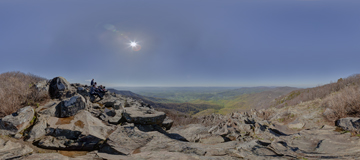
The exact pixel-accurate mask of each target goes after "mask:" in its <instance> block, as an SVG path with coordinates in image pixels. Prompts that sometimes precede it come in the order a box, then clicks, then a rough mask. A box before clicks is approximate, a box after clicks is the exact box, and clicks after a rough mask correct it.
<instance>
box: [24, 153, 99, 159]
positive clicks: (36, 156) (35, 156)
mask: <svg viewBox="0 0 360 160" xmlns="http://www.w3.org/2000/svg"><path fill="white" fill-rule="evenodd" d="M21 159H24V160H89V159H93V160H94V159H98V160H101V159H100V158H96V157H95V156H90V157H88V156H85V157H84V156H79V157H75V158H70V157H67V156H64V155H61V154H59V153H35V154H32V155H29V156H26V157H23V158H21Z"/></svg>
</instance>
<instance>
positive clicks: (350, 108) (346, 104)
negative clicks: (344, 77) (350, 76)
mask: <svg viewBox="0 0 360 160" xmlns="http://www.w3.org/2000/svg"><path fill="white" fill-rule="evenodd" d="M321 106H322V107H324V108H329V109H331V112H332V113H330V114H326V115H324V116H325V117H326V118H327V119H328V120H330V121H335V120H337V119H339V118H344V117H349V116H351V117H358V116H360V86H347V87H345V88H344V89H342V90H340V91H339V92H336V93H333V94H331V95H329V96H328V97H326V98H325V99H324V100H323V102H322V104H321Z"/></svg>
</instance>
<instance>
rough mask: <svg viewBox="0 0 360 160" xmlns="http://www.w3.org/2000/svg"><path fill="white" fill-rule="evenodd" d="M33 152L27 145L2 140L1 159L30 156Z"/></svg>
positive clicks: (0, 143) (0, 146) (0, 147)
mask: <svg viewBox="0 0 360 160" xmlns="http://www.w3.org/2000/svg"><path fill="white" fill-rule="evenodd" d="M32 151H33V149H31V148H30V147H29V146H27V145H22V144H20V143H16V142H12V141H9V140H3V139H0V159H14V158H17V157H20V156H24V155H27V154H30V153H31V152H32Z"/></svg>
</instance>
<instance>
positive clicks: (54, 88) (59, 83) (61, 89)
mask: <svg viewBox="0 0 360 160" xmlns="http://www.w3.org/2000/svg"><path fill="white" fill-rule="evenodd" d="M70 87H71V86H70V83H69V82H68V81H67V80H66V79H65V78H63V77H55V78H53V79H52V80H51V81H50V86H49V94H50V96H51V98H59V97H61V96H62V95H64V94H66V92H67V90H69V89H70Z"/></svg>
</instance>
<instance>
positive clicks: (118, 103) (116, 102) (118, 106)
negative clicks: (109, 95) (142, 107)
mask: <svg viewBox="0 0 360 160" xmlns="http://www.w3.org/2000/svg"><path fill="white" fill-rule="evenodd" d="M122 108H123V107H122V104H121V101H119V100H116V101H115V103H114V109H122Z"/></svg>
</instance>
